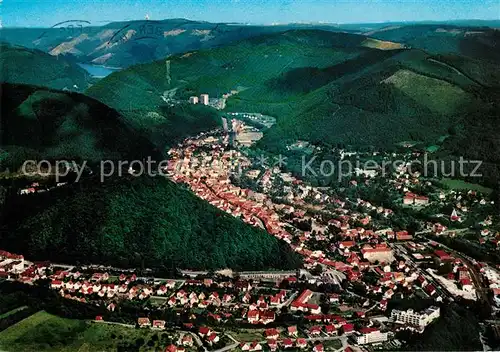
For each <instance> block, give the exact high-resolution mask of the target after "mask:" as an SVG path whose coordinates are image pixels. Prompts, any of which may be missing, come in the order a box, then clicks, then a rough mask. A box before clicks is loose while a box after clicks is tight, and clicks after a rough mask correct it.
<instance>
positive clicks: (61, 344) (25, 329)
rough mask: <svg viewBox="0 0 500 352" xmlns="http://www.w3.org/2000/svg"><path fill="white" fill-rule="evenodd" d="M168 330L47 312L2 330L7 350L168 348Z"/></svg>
mask: <svg viewBox="0 0 500 352" xmlns="http://www.w3.org/2000/svg"><path fill="white" fill-rule="evenodd" d="M167 334H170V333H166V332H161V333H158V332H154V331H151V330H139V329H133V328H127V327H123V326H118V325H108V324H101V323H91V322H87V321H82V320H72V319H65V318H60V317H57V316H54V315H51V314H49V313H46V312H44V311H40V312H38V313H35V314H33V315H32V316H30V317H28V318H26V319H24V320H22V321H20V322H19V323H17V324H15V325H13V326H11V327H9V328H8V329H6V330H4V331H2V332H1V333H0V349H1V350H3V351H9V352H10V351H12V352H21V351H37V352H38V351H54V352H66V351H67V352H70V351H71V352H72V351H116V350H118V349H119V348H120V349H121V350H126V351H130V350H139V351H147V350H155V349H158V348H160V349H164V348H165V347H166V346H167V345H168V344H170V343H171V341H170V340H169V339H168V337H167V336H166V335H167ZM155 335H156V337H153V336H155Z"/></svg>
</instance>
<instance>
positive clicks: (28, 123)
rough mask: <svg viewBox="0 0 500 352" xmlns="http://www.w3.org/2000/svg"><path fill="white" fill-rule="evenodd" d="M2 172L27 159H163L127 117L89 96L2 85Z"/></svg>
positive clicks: (0, 139)
mask: <svg viewBox="0 0 500 352" xmlns="http://www.w3.org/2000/svg"><path fill="white" fill-rule="evenodd" d="M0 92H1V94H0V95H1V111H0V113H1V130H0V148H1V150H2V153H1V154H0V171H3V170H5V169H6V168H9V169H10V170H11V171H15V170H17V169H18V168H19V167H20V166H21V165H22V163H23V162H24V161H25V160H42V159H46V160H74V161H76V162H82V161H83V160H85V161H87V162H88V163H89V164H91V163H98V162H100V161H101V160H106V159H112V160H119V159H123V160H134V159H142V158H144V157H147V156H151V157H153V158H155V157H159V156H160V153H159V152H158V151H157V150H155V148H154V146H153V144H151V143H150V142H149V141H148V140H147V139H146V138H144V137H141V136H140V135H139V134H138V133H136V132H135V131H133V130H132V129H131V128H130V127H129V126H128V124H127V123H126V121H125V120H124V119H123V118H122V116H121V115H120V114H119V113H118V112H116V111H115V110H113V109H111V108H109V107H108V106H106V105H104V104H102V103H100V102H98V101H96V100H94V99H92V98H89V97H86V96H84V95H80V94H77V93H69V92H61V91H55V90H49V89H46V88H40V87H34V86H27V85H13V84H8V83H4V84H1V85H0Z"/></svg>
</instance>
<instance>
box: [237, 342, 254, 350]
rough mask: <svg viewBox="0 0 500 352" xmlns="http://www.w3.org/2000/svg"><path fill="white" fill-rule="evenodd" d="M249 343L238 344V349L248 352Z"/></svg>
mask: <svg viewBox="0 0 500 352" xmlns="http://www.w3.org/2000/svg"><path fill="white" fill-rule="evenodd" d="M250 345H251V343H250V342H242V343H240V348H241V350H242V351H249V350H250Z"/></svg>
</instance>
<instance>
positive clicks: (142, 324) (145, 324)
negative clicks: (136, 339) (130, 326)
mask: <svg viewBox="0 0 500 352" xmlns="http://www.w3.org/2000/svg"><path fill="white" fill-rule="evenodd" d="M137 324H139V327H140V328H144V327H148V326H150V325H151V322H150V321H149V318H139V319H137Z"/></svg>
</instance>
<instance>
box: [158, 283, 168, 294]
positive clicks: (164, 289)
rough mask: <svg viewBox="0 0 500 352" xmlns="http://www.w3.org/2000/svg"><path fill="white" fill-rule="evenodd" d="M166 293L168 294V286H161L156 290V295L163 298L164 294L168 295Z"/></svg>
mask: <svg viewBox="0 0 500 352" xmlns="http://www.w3.org/2000/svg"><path fill="white" fill-rule="evenodd" d="M166 293H167V286H165V285H161V286H160V287H159V288H158V290H156V294H157V295H158V296H163V295H164V294H166Z"/></svg>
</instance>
